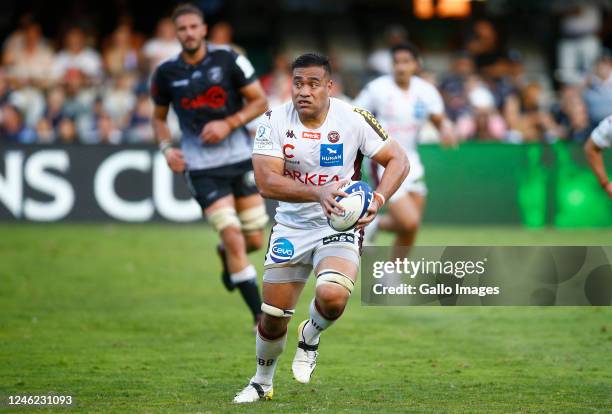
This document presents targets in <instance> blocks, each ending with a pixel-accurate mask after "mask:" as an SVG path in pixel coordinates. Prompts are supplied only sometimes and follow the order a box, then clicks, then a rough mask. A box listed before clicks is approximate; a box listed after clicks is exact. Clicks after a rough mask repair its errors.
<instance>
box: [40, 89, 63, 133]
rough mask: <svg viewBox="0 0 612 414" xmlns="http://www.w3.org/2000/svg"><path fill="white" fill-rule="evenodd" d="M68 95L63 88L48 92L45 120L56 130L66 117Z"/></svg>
mask: <svg viewBox="0 0 612 414" xmlns="http://www.w3.org/2000/svg"><path fill="white" fill-rule="evenodd" d="M65 100H66V94H65V93H64V89H63V88H62V87H61V86H55V87H53V88H52V89H50V90H49V91H48V92H47V99H46V109H45V113H44V119H46V120H47V121H48V122H49V124H50V125H51V127H52V128H56V127H57V126H58V124H59V123H60V121H61V120H62V117H63V116H64V102H65Z"/></svg>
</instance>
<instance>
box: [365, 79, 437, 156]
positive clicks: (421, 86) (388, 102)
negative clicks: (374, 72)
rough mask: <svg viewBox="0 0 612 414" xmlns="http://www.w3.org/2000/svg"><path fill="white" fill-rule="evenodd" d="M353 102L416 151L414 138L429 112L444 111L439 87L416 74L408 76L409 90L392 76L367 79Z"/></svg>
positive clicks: (432, 113)
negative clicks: (404, 88) (403, 87)
mask: <svg viewBox="0 0 612 414" xmlns="http://www.w3.org/2000/svg"><path fill="white" fill-rule="evenodd" d="M353 104H354V105H355V106H357V107H359V108H364V109H367V110H368V111H370V112H372V113H373V114H374V115H376V118H377V119H378V120H379V121H380V123H381V125H382V126H383V128H385V129H386V130H387V132H388V133H389V135H391V136H392V137H393V139H395V140H396V141H397V142H399V143H400V144H401V145H402V147H404V148H405V149H406V150H407V151H409V152H413V151H416V146H417V138H418V134H419V131H420V129H421V127H422V126H423V124H425V122H426V121H427V119H428V118H429V116H430V115H438V114H443V113H444V103H443V101H442V97H441V96H440V93H439V92H438V90H437V89H436V88H435V86H433V85H432V84H430V83H429V82H426V81H425V80H423V79H421V78H419V77H418V76H413V77H411V78H410V84H409V87H408V90H403V89H401V88H400V87H399V86H398V85H397V83H395V80H394V79H393V77H392V76H390V75H387V76H381V77H379V78H376V79H374V80H373V81H371V82H370V83H368V84H367V85H366V86H365V87H364V88H363V90H362V91H361V92H360V93H359V95H358V96H357V98H355V100H354V101H353Z"/></svg>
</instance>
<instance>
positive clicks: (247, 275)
mask: <svg viewBox="0 0 612 414" xmlns="http://www.w3.org/2000/svg"><path fill="white" fill-rule="evenodd" d="M251 279H257V270H256V269H255V266H253V265H252V264H250V265H248V266H247V267H245V268H244V269H242V270H241V271H239V272H236V273H231V274H230V280H231V281H232V283H233V284H234V285H237V284H238V283H241V282H245V281H247V280H251Z"/></svg>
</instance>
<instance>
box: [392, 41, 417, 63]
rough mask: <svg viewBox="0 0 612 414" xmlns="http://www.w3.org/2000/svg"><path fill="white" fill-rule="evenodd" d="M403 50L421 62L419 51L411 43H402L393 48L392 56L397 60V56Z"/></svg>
mask: <svg viewBox="0 0 612 414" xmlns="http://www.w3.org/2000/svg"><path fill="white" fill-rule="evenodd" d="M401 50H405V51H407V52H410V54H411V55H412V57H413V58H414V60H419V56H420V53H419V49H418V48H417V47H416V46H415V45H413V44H412V43H410V42H402V43H399V44H397V45H395V46H393V47H392V48H391V56H393V57H394V58H395V54H396V53H397V52H399V51H401Z"/></svg>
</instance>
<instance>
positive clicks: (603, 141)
mask: <svg viewBox="0 0 612 414" xmlns="http://www.w3.org/2000/svg"><path fill="white" fill-rule="evenodd" d="M591 138H592V139H593V143H594V144H595V145H597V146H598V147H599V148H610V147H612V115H610V116H608V117H607V118H605V119H604V120H603V121H601V122H600V123H599V125H597V128H595V129H594V130H593V132H592V133H591Z"/></svg>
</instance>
